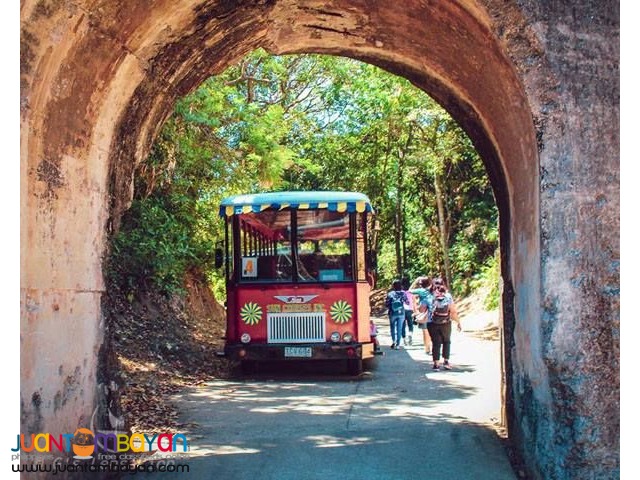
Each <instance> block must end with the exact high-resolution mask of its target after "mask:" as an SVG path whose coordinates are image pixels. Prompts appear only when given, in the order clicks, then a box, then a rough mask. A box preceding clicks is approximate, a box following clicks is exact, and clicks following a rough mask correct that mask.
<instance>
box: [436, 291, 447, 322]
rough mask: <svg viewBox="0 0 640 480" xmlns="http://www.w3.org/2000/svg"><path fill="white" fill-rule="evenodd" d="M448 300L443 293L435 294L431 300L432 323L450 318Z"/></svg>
mask: <svg viewBox="0 0 640 480" xmlns="http://www.w3.org/2000/svg"><path fill="white" fill-rule="evenodd" d="M450 305H451V302H450V300H449V299H448V298H447V297H446V295H444V294H440V293H439V294H437V295H436V297H435V298H434V300H433V317H432V321H433V323H439V324H443V323H447V322H449V321H450V319H451V314H450V313H449V306H450Z"/></svg>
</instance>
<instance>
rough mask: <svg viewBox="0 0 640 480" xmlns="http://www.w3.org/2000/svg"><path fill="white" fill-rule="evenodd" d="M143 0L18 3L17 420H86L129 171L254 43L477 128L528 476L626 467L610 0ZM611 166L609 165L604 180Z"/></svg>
mask: <svg viewBox="0 0 640 480" xmlns="http://www.w3.org/2000/svg"><path fill="white" fill-rule="evenodd" d="M131 3H132V2H124V1H119V0H111V1H108V2H107V1H91V0H84V1H82V0H81V1H73V2H72V1H65V0H60V1H50V2H47V1H45V0H39V1H35V0H34V1H29V0H26V1H25V2H23V3H22V5H21V18H22V32H21V80H22V88H21V128H22V130H21V131H22V134H21V146H22V149H21V157H22V164H21V179H22V183H21V205H22V212H23V220H22V222H21V240H22V247H21V249H22V254H21V267H22V275H21V302H22V319H21V418H22V430H23V431H31V432H35V431H73V429H75V427H76V426H78V425H79V424H82V423H87V422H88V421H89V417H90V415H91V412H92V411H93V407H94V403H95V401H96V390H97V389H96V386H97V385H96V368H97V352H98V350H99V348H100V345H101V332H102V325H101V323H100V320H101V314H100V299H101V294H102V291H103V288H104V287H103V283H102V271H101V268H102V265H101V257H102V254H103V252H104V246H105V237H106V233H107V232H109V231H111V230H112V229H113V228H114V227H117V223H118V220H119V215H120V214H121V213H122V211H123V210H124V209H125V208H126V206H127V205H128V202H129V200H130V195H131V188H132V172H133V169H134V166H135V163H136V162H138V161H140V160H141V159H143V158H144V157H145V155H146V153H147V152H148V150H149V148H150V146H151V142H152V141H153V138H154V136H155V134H156V133H157V132H158V130H159V129H160V127H161V125H162V123H163V121H164V119H165V118H166V117H167V116H168V115H169V114H170V112H171V109H172V106H173V103H174V101H175V99H176V98H177V97H179V96H182V95H184V94H186V93H187V92H189V91H190V90H192V89H193V88H195V87H196V86H197V85H199V84H200V83H201V82H202V81H203V80H204V79H205V78H206V77H208V76H209V75H211V74H215V73H217V72H219V71H221V70H222V69H224V68H225V66H226V65H228V64H229V62H231V61H234V60H236V59H238V58H239V57H241V56H242V55H244V54H245V53H247V52H249V51H251V50H253V49H254V48H256V47H260V46H261V47H264V48H266V49H268V50H270V51H272V52H274V53H294V52H295V53H304V52H317V53H327V54H335V55H345V56H351V57H354V58H358V59H361V60H364V61H367V62H370V63H373V64H376V65H379V66H381V67H383V68H386V69H388V70H389V71H391V72H394V73H396V74H398V75H402V76H404V77H406V78H408V79H410V80H411V81H412V82H413V83H415V84H416V85H417V86H419V87H420V88H422V89H423V90H425V91H426V92H427V93H429V94H430V95H431V96H433V97H434V98H435V99H436V100H438V101H439V102H440V103H441V104H442V105H444V106H445V107H446V108H447V109H448V110H449V111H450V112H451V113H452V115H453V116H454V117H455V118H456V119H457V120H458V121H459V123H460V124H461V125H462V126H463V127H464V128H465V130H466V131H467V132H468V133H469V135H470V136H471V138H472V139H473V141H474V143H475V145H476V148H477V149H478V151H479V152H480V154H481V155H482V157H483V159H484V161H485V164H486V166H487V170H488V172H489V175H490V177H491V180H492V184H493V186H494V190H495V192H496V198H497V201H498V205H499V208H500V213H501V244H502V258H503V272H502V273H503V280H504V286H505V288H504V295H503V314H504V324H505V347H506V348H505V358H506V366H507V368H506V378H507V407H508V408H507V410H508V421H509V427H510V432H511V435H512V436H513V438H514V439H515V440H516V443H517V444H518V445H519V446H520V449H521V450H522V452H523V453H524V456H525V458H526V460H527V463H528V465H529V468H530V469H531V470H532V472H534V474H535V475H537V476H541V477H550V478H556V477H563V476H564V477H567V478H580V477H589V476H591V475H595V474H594V473H593V472H597V473H598V474H597V475H595V476H605V477H609V476H611V474H612V473H613V472H615V471H617V468H618V465H619V461H618V457H617V455H618V443H617V442H618V439H617V436H618V433H619V417H618V416H617V411H618V405H619V399H618V396H617V395H618V391H619V377H618V376H617V373H615V372H614V373H608V374H604V375H603V372H602V371H601V370H599V369H598V365H601V364H602V361H603V360H604V361H607V362H609V363H611V362H614V363H615V362H617V361H618V358H619V356H618V345H619V342H618V340H617V338H618V337H617V335H618V334H617V332H618V331H619V330H617V328H618V326H619V319H618V316H617V315H616V312H614V311H611V315H612V316H613V318H611V319H603V318H601V316H598V315H596V314H595V311H596V310H595V307H596V306H597V305H600V304H603V303H605V302H606V303H607V304H609V303H611V302H612V301H613V302H618V301H619V290H618V284H619V282H618V271H619V253H618V252H619V246H618V242H617V238H615V237H614V238H611V235H607V233H610V232H611V231H614V232H618V231H619V225H618V221H617V212H618V211H619V202H618V196H617V195H618V194H617V192H618V190H617V183H616V182H617V180H618V173H617V172H618V169H617V158H618V153H617V152H618V150H617V136H618V132H619V127H618V124H617V112H618V106H617V95H618V91H617V89H616V85H613V86H612V85H611V83H612V80H616V81H617V74H618V50H617V45H616V43H613V44H611V43H608V42H605V41H604V40H605V39H606V38H609V37H611V36H612V35H613V36H614V37H615V36H616V35H617V34H618V23H617V16H616V12H615V11H613V12H612V11H611V8H610V7H606V6H603V7H593V6H590V3H591V2H588V1H578V2H573V5H572V6H571V7H570V8H568V7H565V6H564V5H563V3H562V2H544V5H543V2H540V4H537V3H536V4H533V5H530V6H529V7H528V8H527V9H520V8H518V7H517V3H516V2H497V1H494V0H478V1H472V0H466V1H465V0H460V1H458V2H451V1H445V0H434V1H433V2H424V1H419V0H405V1H397V2H393V4H391V5H389V3H390V2H385V1H381V0H380V1H364V0H359V1H358V0H334V1H320V0H306V1H294V0H254V1H244V2H243V1H215V0H208V1H206V0H203V1H187V0H183V1H169V0H160V1H156V2H146V1H141V2H137V3H135V4H134V5H131ZM587 51H588V55H587V54H586V52H587ZM587 114H589V115H590V117H589V121H588V122H586V121H585V120H584V118H585V116H586V115H587ZM596 117H597V118H596ZM594 135H598V140H599V143H598V144H595V142H592V141H591V140H593V139H595V137H594ZM611 152H615V155H611ZM605 154H609V156H608V157H607V156H605ZM603 162H605V163H606V164H607V165H608V166H609V167H611V166H613V167H614V168H608V169H607V171H608V172H610V173H608V175H609V176H608V177H607V178H603V176H602V175H598V174H597V173H596V172H594V171H593V170H594V169H595V168H596V167H597V166H598V165H600V164H601V163H603ZM594 273H595V274H597V277H596V278H598V281H597V282H596V281H595V280H594ZM602 280H604V281H602ZM552 287H553V288H552ZM61 324H62V325H64V329H65V330H66V331H68V332H73V335H68V336H66V335H60V325H61ZM51 339H55V341H52V340H51ZM596 339H598V340H597V341H596ZM612 385H613V390H614V393H615V394H614V395H611V388H612V387H611V386H612Z"/></svg>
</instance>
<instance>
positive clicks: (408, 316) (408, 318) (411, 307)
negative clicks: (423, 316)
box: [402, 277, 418, 346]
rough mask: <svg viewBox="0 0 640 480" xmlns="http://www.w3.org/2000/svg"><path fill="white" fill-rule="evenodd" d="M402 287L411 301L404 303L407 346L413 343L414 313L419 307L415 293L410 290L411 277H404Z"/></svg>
mask: <svg viewBox="0 0 640 480" xmlns="http://www.w3.org/2000/svg"><path fill="white" fill-rule="evenodd" d="M402 288H403V290H405V292H406V294H407V298H408V299H409V303H405V304H404V321H403V322H402V343H404V345H405V346H406V345H412V344H413V315H414V313H417V311H418V308H417V306H416V301H415V298H414V295H413V294H412V293H411V292H409V291H408V290H409V279H408V278H406V277H405V278H403V279H402Z"/></svg>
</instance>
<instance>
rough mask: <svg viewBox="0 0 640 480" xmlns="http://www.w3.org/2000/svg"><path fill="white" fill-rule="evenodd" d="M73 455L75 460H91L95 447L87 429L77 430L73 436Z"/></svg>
mask: <svg viewBox="0 0 640 480" xmlns="http://www.w3.org/2000/svg"><path fill="white" fill-rule="evenodd" d="M72 443H73V453H75V458H91V455H92V454H93V450H94V449H95V445H94V444H93V432H92V431H91V430H89V429H88V428H78V429H77V430H76V431H75V432H74V434H73V442H72Z"/></svg>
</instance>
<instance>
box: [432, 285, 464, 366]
mask: <svg viewBox="0 0 640 480" xmlns="http://www.w3.org/2000/svg"><path fill="white" fill-rule="evenodd" d="M452 321H453V322H456V324H457V327H458V331H461V330H462V324H461V323H460V319H459V317H458V310H457V309H456V304H455V302H454V301H453V297H452V296H451V294H450V293H449V292H448V291H447V288H446V287H445V285H444V282H443V281H442V279H440V278H434V279H433V310H432V313H431V321H430V322H429V323H428V324H427V329H428V330H429V335H430V336H431V342H432V343H433V350H432V355H433V369H434V370H440V348H442V359H443V363H442V367H443V368H444V369H445V370H451V364H450V363H449V357H450V355H451V322H452Z"/></svg>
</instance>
